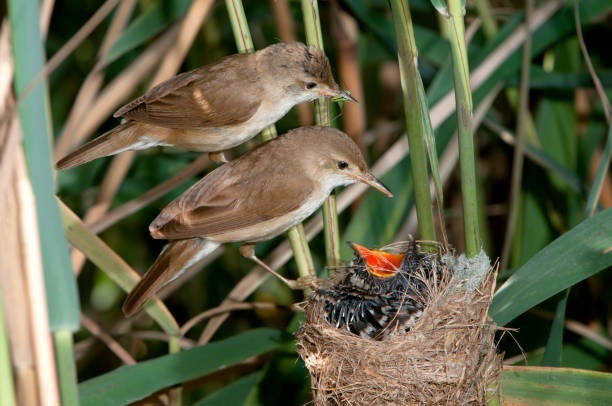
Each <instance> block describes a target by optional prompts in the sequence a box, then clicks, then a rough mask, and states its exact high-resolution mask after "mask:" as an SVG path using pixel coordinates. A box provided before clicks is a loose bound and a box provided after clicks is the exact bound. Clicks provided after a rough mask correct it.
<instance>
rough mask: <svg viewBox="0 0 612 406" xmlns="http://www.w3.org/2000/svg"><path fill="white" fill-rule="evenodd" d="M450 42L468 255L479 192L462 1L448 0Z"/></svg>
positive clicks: (476, 244) (475, 238) (473, 250)
mask: <svg viewBox="0 0 612 406" xmlns="http://www.w3.org/2000/svg"><path fill="white" fill-rule="evenodd" d="M448 13H449V17H448V18H446V19H445V22H446V24H448V27H447V28H448V31H447V32H448V33H449V38H448V39H449V41H450V45H451V59H452V61H453V81H454V84H455V103H456V106H457V108H456V110H457V126H458V133H459V166H460V171H461V195H462V200H463V228H464V230H463V231H464V234H465V252H466V255H467V256H468V258H472V257H475V256H476V255H478V253H479V252H480V250H481V248H482V247H481V242H480V236H479V227H478V194H477V190H478V189H477V187H476V159H475V156H474V137H473V133H472V93H471V91H470V70H469V66H468V59H467V47H466V42H465V27H464V25H463V9H462V6H461V0H448Z"/></svg>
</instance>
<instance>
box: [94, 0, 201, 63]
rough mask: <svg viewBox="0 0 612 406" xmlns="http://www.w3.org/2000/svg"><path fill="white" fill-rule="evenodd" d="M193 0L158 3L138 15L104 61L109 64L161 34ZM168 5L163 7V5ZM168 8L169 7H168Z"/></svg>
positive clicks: (183, 12) (181, 14)
mask: <svg viewBox="0 0 612 406" xmlns="http://www.w3.org/2000/svg"><path fill="white" fill-rule="evenodd" d="M190 3H191V0H174V1H171V2H169V3H167V2H162V3H156V4H155V5H154V6H153V7H151V8H150V9H149V10H147V11H146V12H144V13H143V14H141V15H140V16H138V17H137V18H136V19H134V21H132V23H131V24H130V25H129V26H128V27H127V28H126V29H125V30H124V31H123V34H121V36H120V37H119V38H118V39H117V40H116V41H115V42H114V43H113V45H112V46H111V48H110V50H109V51H108V54H107V55H106V57H105V58H104V63H105V64H109V63H111V62H113V61H115V60H117V59H118V58H120V57H121V56H123V55H125V54H126V53H127V52H129V51H131V50H132V49H134V48H136V47H138V46H139V45H141V44H143V43H144V42H146V41H147V40H149V39H151V38H153V37H154V36H155V35H157V34H159V33H160V32H161V31H162V30H164V29H165V28H166V27H167V26H169V25H170V24H171V23H173V22H174V21H176V20H178V19H179V18H180V17H181V16H183V14H185V12H186V11H187V8H188V7H189V4H190ZM166 5H167V6H168V7H162V6H166ZM167 8H168V9H167Z"/></svg>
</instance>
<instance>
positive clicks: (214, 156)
mask: <svg viewBox="0 0 612 406" xmlns="http://www.w3.org/2000/svg"><path fill="white" fill-rule="evenodd" d="M208 157H209V158H210V160H211V161H213V162H214V163H216V164H224V163H227V162H229V160H228V159H227V157H226V156H225V152H224V151H215V152H209V153H208Z"/></svg>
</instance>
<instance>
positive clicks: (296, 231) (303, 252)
mask: <svg viewBox="0 0 612 406" xmlns="http://www.w3.org/2000/svg"><path fill="white" fill-rule="evenodd" d="M225 5H226V6H227V12H228V14H229V17H230V22H231V24H232V30H233V31H234V39H235V40H236V46H237V47H238V50H239V51H240V52H253V50H254V47H253V40H252V38H251V32H250V31H249V25H248V23H247V19H246V16H245V14H244V7H243V6H242V0H225ZM275 137H276V127H275V126H274V125H271V126H269V127H268V128H266V129H265V130H264V131H263V132H262V133H261V138H262V140H263V141H267V140H270V139H272V138H275ZM288 236H289V241H290V242H291V247H292V248H293V256H294V257H295V259H296V264H297V267H298V272H299V274H300V276H305V275H314V274H315V270H314V265H313V262H312V255H311V253H310V249H309V248H308V240H307V239H306V236H305V234H304V227H303V226H302V225H301V224H300V225H298V226H295V227H294V228H292V229H291V230H289V233H288ZM298 258H301V260H299V261H298Z"/></svg>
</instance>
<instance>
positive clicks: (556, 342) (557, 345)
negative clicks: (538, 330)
mask: <svg viewBox="0 0 612 406" xmlns="http://www.w3.org/2000/svg"><path fill="white" fill-rule="evenodd" d="M569 292H570V290H569V289H566V290H565V292H563V293H561V294H560V295H561V298H560V299H559V301H558V302H557V309H556V310H555V318H554V319H553V322H552V326H551V328H550V333H549V334H548V342H547V343H546V350H545V351H544V357H543V358H542V363H541V365H542V366H545V367H558V366H559V365H561V357H562V354H563V326H564V324H565V308H566V306H567V298H568V296H569Z"/></svg>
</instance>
